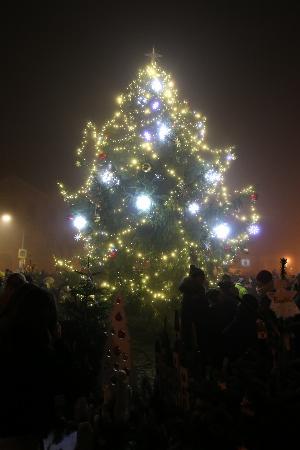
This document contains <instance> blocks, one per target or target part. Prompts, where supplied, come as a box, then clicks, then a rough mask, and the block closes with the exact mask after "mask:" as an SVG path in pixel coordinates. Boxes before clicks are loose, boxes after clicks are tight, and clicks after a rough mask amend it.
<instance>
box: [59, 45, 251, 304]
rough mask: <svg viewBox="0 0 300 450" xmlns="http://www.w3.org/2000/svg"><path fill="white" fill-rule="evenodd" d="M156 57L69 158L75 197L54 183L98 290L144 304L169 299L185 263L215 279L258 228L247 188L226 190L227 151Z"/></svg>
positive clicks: (231, 155)
mask: <svg viewBox="0 0 300 450" xmlns="http://www.w3.org/2000/svg"><path fill="white" fill-rule="evenodd" d="M156 59H157V58H156V55H155V53H154V52H153V55H152V59H151V62H150V64H148V65H147V66H146V67H145V68H143V69H142V70H140V71H139V72H138V75H137V78H136V79H135V80H134V81H133V82H132V83H131V84H130V85H129V87H128V88H127V90H126V91H125V92H124V94H122V95H120V96H119V97H118V98H117V99H116V101H117V105H118V107H117V111H116V112H115V114H114V116H113V118H112V119H111V120H110V121H108V122H107V123H105V125H104V126H103V128H102V129H101V130H100V131H98V130H97V129H96V127H95V126H94V125H93V124H92V123H88V124H87V127H86V129H85V131H84V138H83V142H82V145H81V146H80V148H79V149H78V150H77V161H76V166H77V167H78V168H79V169H80V170H82V171H83V172H84V173H85V176H86V178H85V182H84V184H83V185H82V186H81V187H80V189H79V190H78V191H77V192H74V193H69V192H68V191H67V189H66V188H65V187H64V185H63V184H59V186H60V191H61V194H62V195H63V197H64V200H65V201H66V202H68V203H69V205H70V206H71V209H72V215H71V217H70V218H71V220H72V221H73V225H74V227H75V228H76V229H77V233H76V235H75V239H76V240H78V241H81V242H82V244H83V252H82V257H85V258H86V257H89V261H90V264H91V266H92V267H93V268H94V270H97V269H99V268H100V269H101V270H103V283H102V286H103V287H106V288H107V289H108V290H110V291H118V292H119V291H120V290H122V291H123V292H125V293H133V294H138V295H139V296H140V298H148V299H151V300H156V299H170V298H173V297H175V296H177V286H178V282H179V280H180V279H181V278H182V277H183V276H184V275H185V274H186V272H187V269H188V267H189V265H190V264H191V263H195V264H198V265H199V266H200V267H202V268H203V269H204V270H205V271H206V272H207V274H208V276H209V278H210V280H211V282H213V281H214V280H215V279H216V278H217V276H218V274H219V273H221V272H224V270H225V269H226V268H227V267H228V266H230V264H231V263H232V262H233V261H234V259H235V258H236V257H237V255H239V253H240V252H241V250H242V249H243V248H244V246H245V242H246V241H247V240H248V239H249V238H250V235H254V234H256V233H258V232H259V225H258V220H259V217H258V215H257V213H256V209H255V202H256V200H257V194H256V193H255V191H254V189H253V187H251V186H250V187H247V188H245V189H242V190H241V191H239V192H234V193H232V194H230V193H229V192H228V190H227V188H226V186H225V184H224V179H225V174H226V172H227V169H228V168H229V167H230V165H231V162H232V161H233V160H234V159H235V155H234V153H233V149H232V148H226V149H223V150H222V149H212V148H210V147H209V145H208V143H207V142H206V139H205V128H206V121H205V117H204V116H203V115H202V114H200V113H198V112H195V111H193V110H191V109H190V108H189V105H188V103H187V102H186V101H183V100H181V99H180V97H179V95H178V92H177V89H176V87H175V83H174V81H173V79H172V78H171V76H170V75H169V74H168V73H166V72H165V71H164V70H163V69H162V68H161V67H160V65H159V64H158V63H157V61H156ZM91 150H92V154H93V155H92V157H91V158H90V157H89V155H90V153H91ZM58 264H60V265H61V266H64V262H63V261H58ZM75 265H76V264H75ZM67 267H69V268H72V267H74V266H72V264H71V265H70V263H69V262H68V264H67Z"/></svg>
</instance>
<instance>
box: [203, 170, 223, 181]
mask: <svg viewBox="0 0 300 450" xmlns="http://www.w3.org/2000/svg"><path fill="white" fill-rule="evenodd" d="M205 178H206V180H207V181H208V182H209V183H211V184H217V183H219V182H220V181H221V180H222V174H221V173H220V172H217V171H215V170H213V169H210V170H208V172H206V174H205Z"/></svg>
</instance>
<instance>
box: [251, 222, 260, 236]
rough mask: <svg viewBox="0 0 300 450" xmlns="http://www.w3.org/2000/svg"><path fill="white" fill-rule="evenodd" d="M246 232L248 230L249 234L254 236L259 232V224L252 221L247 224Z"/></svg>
mask: <svg viewBox="0 0 300 450" xmlns="http://www.w3.org/2000/svg"><path fill="white" fill-rule="evenodd" d="M248 232H249V234H251V235H253V236H255V235H256V234H259V232H260V227H259V225H257V224H255V223H253V224H252V225H250V226H249V228H248Z"/></svg>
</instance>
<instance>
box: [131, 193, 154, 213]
mask: <svg viewBox="0 0 300 450" xmlns="http://www.w3.org/2000/svg"><path fill="white" fill-rule="evenodd" d="M135 206H136V207H137V209H138V210H140V211H145V212H146V211H149V209H150V208H151V206H152V200H151V198H150V197H149V195H145V194H141V195H138V197H137V198H136V202H135Z"/></svg>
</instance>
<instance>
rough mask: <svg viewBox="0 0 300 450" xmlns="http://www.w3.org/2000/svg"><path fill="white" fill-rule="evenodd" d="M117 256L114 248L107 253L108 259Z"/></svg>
mask: <svg viewBox="0 0 300 450" xmlns="http://www.w3.org/2000/svg"><path fill="white" fill-rule="evenodd" d="M117 254H118V250H117V249H116V248H113V249H112V250H111V251H110V252H109V254H108V257H109V258H115V257H116V256H117Z"/></svg>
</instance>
